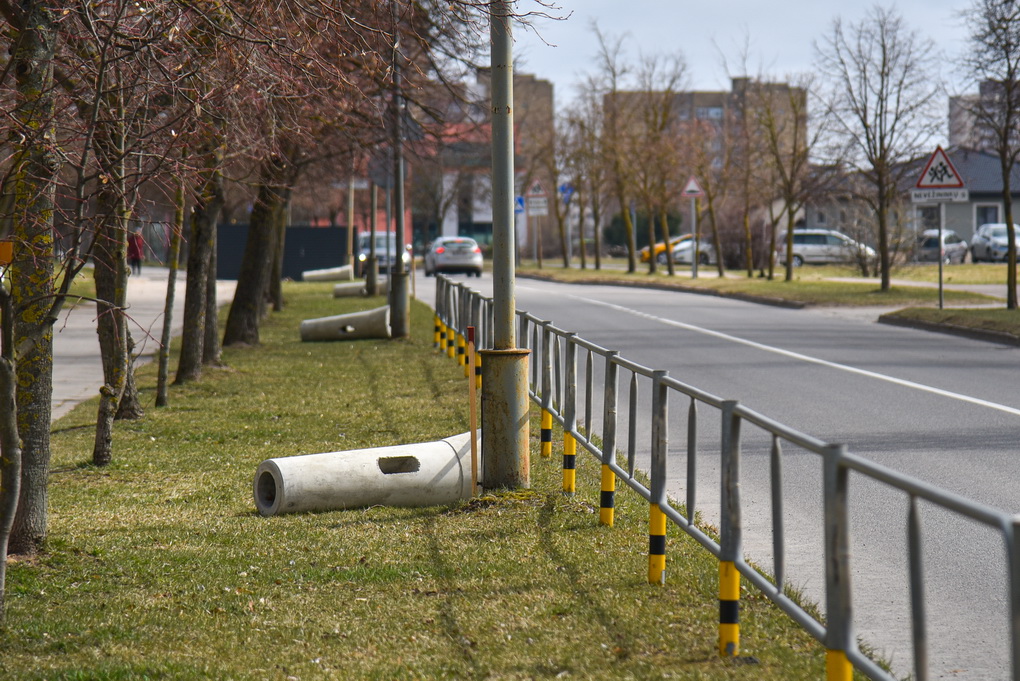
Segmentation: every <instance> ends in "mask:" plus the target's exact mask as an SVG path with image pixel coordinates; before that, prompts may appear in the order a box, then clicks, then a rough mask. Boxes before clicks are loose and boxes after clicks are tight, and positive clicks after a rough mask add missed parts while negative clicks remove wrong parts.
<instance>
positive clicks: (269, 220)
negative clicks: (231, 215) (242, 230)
mask: <svg viewBox="0 0 1020 681" xmlns="http://www.w3.org/2000/svg"><path fill="white" fill-rule="evenodd" d="M279 174H280V168H279V162H278V161H275V160H270V161H267V162H266V167H264V168H263V175H262V178H263V179H262V185H261V187H259V193H258V197H257V198H256V199H255V205H254V206H253V208H252V212H251V219H250V220H249V223H248V242H247V243H246V244H245V247H244V257H243V258H242V259H241V268H240V271H239V272H238V275H237V288H236V289H235V290H234V300H233V302H232V303H231V304H230V312H229V313H228V314H227V326H226V329H225V331H224V334H223V344H224V345H225V346H228V347H229V346H233V345H257V344H258V342H259V323H260V322H261V318H262V311H263V309H264V302H263V301H264V300H265V296H266V293H267V291H269V278H270V276H271V274H272V265H273V260H274V258H273V253H275V252H276V250H277V249H276V245H277V244H278V243H279V235H278V233H277V228H278V220H277V217H278V215H279V213H280V210H279V209H280V208H281V207H282V206H283V193H282V191H281V187H280V186H279V184H278V182H277V180H278V178H279Z"/></svg>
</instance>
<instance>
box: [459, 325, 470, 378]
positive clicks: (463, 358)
mask: <svg viewBox="0 0 1020 681" xmlns="http://www.w3.org/2000/svg"><path fill="white" fill-rule="evenodd" d="M457 364H458V365H460V366H462V367H464V378H467V375H468V373H467V341H466V340H465V339H464V334H462V333H458V334H457Z"/></svg>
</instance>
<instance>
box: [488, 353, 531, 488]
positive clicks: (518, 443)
mask: <svg viewBox="0 0 1020 681" xmlns="http://www.w3.org/2000/svg"><path fill="white" fill-rule="evenodd" d="M479 354H480V355H482V487H484V488H485V489H496V488H504V489H515V488H520V487H525V488H527V487H531V471H530V463H531V460H530V453H529V442H528V436H529V432H530V431H529V423H528V419H529V416H528V404H529V399H528V355H529V354H530V350H480V351H479Z"/></svg>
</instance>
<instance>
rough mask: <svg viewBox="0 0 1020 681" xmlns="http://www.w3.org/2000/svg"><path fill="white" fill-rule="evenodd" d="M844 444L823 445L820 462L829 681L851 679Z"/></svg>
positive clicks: (851, 619) (848, 524) (848, 521)
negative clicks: (842, 462)
mask: <svg viewBox="0 0 1020 681" xmlns="http://www.w3.org/2000/svg"><path fill="white" fill-rule="evenodd" d="M845 455H846V446H845V445H829V446H828V447H826V451H825V454H824V463H823V475H824V477H823V489H824V494H825V496H824V504H825V622H826V624H825V626H826V629H825V648H826V652H825V671H826V679H828V681H850V678H851V676H852V675H853V665H851V664H850V660H849V659H848V658H847V651H848V650H851V649H852V648H853V646H854V633H853V609H852V606H851V601H850V594H851V590H850V514H849V512H848V504H849V500H848V494H849V489H848V488H849V472H848V471H847V469H846V468H845V467H844V466H841V465H840V463H841V461H842V459H843V457H844V456H845Z"/></svg>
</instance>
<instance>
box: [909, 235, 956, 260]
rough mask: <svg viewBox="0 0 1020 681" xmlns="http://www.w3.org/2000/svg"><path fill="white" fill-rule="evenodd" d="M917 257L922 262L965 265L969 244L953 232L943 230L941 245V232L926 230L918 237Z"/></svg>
mask: <svg viewBox="0 0 1020 681" xmlns="http://www.w3.org/2000/svg"><path fill="white" fill-rule="evenodd" d="M915 255H916V256H917V259H918V260H919V261H921V262H938V261H939V260H942V262H944V263H946V264H947V265H948V264H950V263H954V262H958V263H963V261H964V260H966V259H967V242H966V241H964V240H963V239H962V238H961V237H960V235H959V234H957V233H956V232H954V231H953V230H951V229H943V230H942V244H941V245H940V244H939V230H937V229H926V230H924V231H923V232H921V233H920V234H919V235H918V236H917V251H916V252H915Z"/></svg>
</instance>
